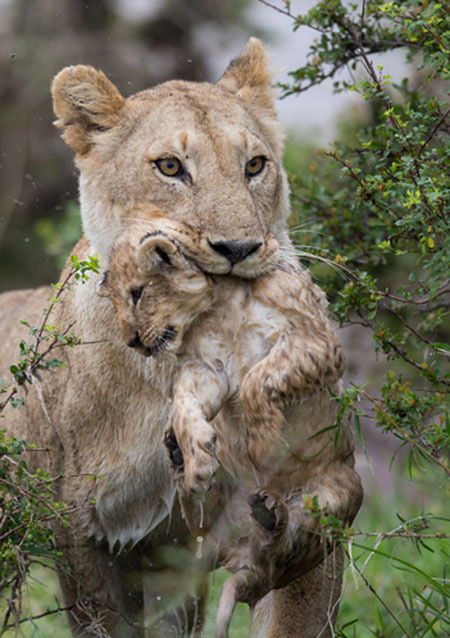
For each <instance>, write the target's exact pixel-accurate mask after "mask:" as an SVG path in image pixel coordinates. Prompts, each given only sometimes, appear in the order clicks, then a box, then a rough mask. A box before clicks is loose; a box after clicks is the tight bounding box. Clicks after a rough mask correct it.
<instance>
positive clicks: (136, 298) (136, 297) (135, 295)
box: [131, 288, 144, 305]
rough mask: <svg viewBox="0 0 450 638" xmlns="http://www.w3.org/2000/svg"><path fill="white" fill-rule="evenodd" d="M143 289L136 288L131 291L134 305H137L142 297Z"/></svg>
mask: <svg viewBox="0 0 450 638" xmlns="http://www.w3.org/2000/svg"><path fill="white" fill-rule="evenodd" d="M143 290H144V289H143V288H135V289H134V290H132V291H131V298H132V299H133V304H134V305H136V304H137V302H138V301H139V299H140V298H141V297H142V291H143Z"/></svg>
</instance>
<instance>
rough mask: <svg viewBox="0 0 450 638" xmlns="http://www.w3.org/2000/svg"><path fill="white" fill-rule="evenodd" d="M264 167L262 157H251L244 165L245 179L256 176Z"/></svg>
mask: <svg viewBox="0 0 450 638" xmlns="http://www.w3.org/2000/svg"><path fill="white" fill-rule="evenodd" d="M265 165H266V158H265V157H263V156H262V155H258V156H257V157H252V159H251V160H248V162H247V164H246V165H245V176H246V177H254V176H255V175H258V174H259V173H261V171H262V170H263V168H264V166H265Z"/></svg>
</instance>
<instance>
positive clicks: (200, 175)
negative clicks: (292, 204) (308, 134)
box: [52, 38, 288, 277]
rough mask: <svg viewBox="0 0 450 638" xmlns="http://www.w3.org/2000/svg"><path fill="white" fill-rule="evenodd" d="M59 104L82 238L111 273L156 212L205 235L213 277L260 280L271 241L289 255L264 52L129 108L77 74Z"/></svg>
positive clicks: (107, 87) (65, 81)
mask: <svg viewBox="0 0 450 638" xmlns="http://www.w3.org/2000/svg"><path fill="white" fill-rule="evenodd" d="M52 93H53V103H54V110H55V113H56V116H57V118H58V119H57V121H56V125H57V126H58V127H59V128H61V129H62V130H63V134H62V137H63V139H64V140H65V141H66V142H67V144H68V145H69V146H71V147H72V148H73V149H74V151H75V152H76V164H77V166H78V168H79V170H80V199H81V212H82V218H83V227H84V232H85V234H86V236H87V238H88V239H89V240H90V241H91V243H92V245H93V248H94V250H95V251H97V252H98V253H99V256H100V260H101V262H103V263H104V264H106V263H107V260H108V258H109V254H110V251H111V247H112V244H113V242H114V240H115V238H116V237H118V236H119V235H120V233H121V232H122V231H123V229H124V227H126V226H127V225H129V224H132V223H134V222H135V221H136V218H137V219H139V220H141V219H143V215H146V214H147V213H148V210H149V206H150V207H151V206H154V207H157V208H158V209H164V210H167V211H170V213H168V214H169V215H170V218H171V219H173V220H175V221H178V222H182V223H184V224H185V225H187V226H188V227H190V228H191V229H192V230H194V231H195V232H196V233H198V235H199V238H200V243H199V247H200V251H199V256H198V264H199V266H200V267H201V268H202V269H203V270H204V271H205V272H209V273H217V274H221V273H230V272H231V273H232V274H234V275H238V276H242V277H256V276H259V275H261V274H263V273H264V272H266V271H267V270H268V269H270V263H273V261H274V258H273V252H274V249H275V247H278V243H273V241H272V238H273V237H274V238H275V239H276V240H278V242H282V243H284V244H285V245H286V246H287V245H288V244H287V239H286V235H285V231H284V222H285V219H286V216H287V213H288V196H287V195H288V189H287V184H286V177H285V173H284V171H283V167H282V150H283V149H282V136H281V132H280V127H279V124H278V121H277V116H276V112H275V108H274V101H273V94H272V89H271V86H270V74H269V71H268V68H267V56H266V52H265V50H264V48H263V46H262V45H261V43H260V42H259V41H258V40H256V39H254V38H252V39H251V40H250V41H249V43H248V45H247V48H246V49H245V51H244V52H243V53H242V54H241V55H240V56H239V57H237V58H235V59H234V60H233V61H232V62H231V64H230V65H229V67H228V68H227V70H226V71H225V73H224V75H223V76H222V78H221V79H220V80H219V81H218V82H217V83H216V84H209V83H197V82H184V81H180V80H176V81H171V82H166V83H164V84H161V85H158V86H156V87H154V88H151V89H148V90H146V91H142V92H141V93H137V94H136V95H132V96H131V97H128V98H124V97H122V95H121V94H120V93H119V91H118V89H117V88H116V87H115V86H114V85H113V84H112V83H111V82H110V81H109V80H108V79H107V78H106V76H105V75H104V74H103V73H102V72H101V71H96V70H95V69H94V68H92V67H90V66H72V67H67V68H65V69H63V70H62V71H61V72H60V73H59V74H58V75H57V76H56V78H55V79H54V81H53V87H52ZM136 211H138V212H136Z"/></svg>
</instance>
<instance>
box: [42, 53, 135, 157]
mask: <svg viewBox="0 0 450 638" xmlns="http://www.w3.org/2000/svg"><path fill="white" fill-rule="evenodd" d="M52 96H53V110H54V112H55V115H56V117H57V118H58V119H57V120H56V122H55V126H57V127H58V128H61V129H62V130H63V134H62V138H63V140H64V141H65V142H66V143H67V144H68V145H69V146H70V147H72V148H73V149H74V151H76V152H77V153H79V154H80V155H84V154H85V153H87V152H88V151H89V149H90V147H91V144H92V142H91V140H90V139H89V132H91V131H104V130H108V129H110V128H111V127H113V126H114V125H115V124H117V123H118V121H119V119H120V114H121V111H122V108H123V106H124V103H125V99H124V98H123V97H122V96H121V94H120V93H119V90H118V89H117V88H116V87H115V86H114V84H112V82H110V81H109V80H108V78H107V77H106V75H105V74H104V73H102V71H97V70H96V69H94V68H93V67H92V66H83V65H78V66H68V67H66V68H65V69H63V70H62V71H60V72H59V73H58V75H57V76H56V77H55V79H54V80H53V84H52Z"/></svg>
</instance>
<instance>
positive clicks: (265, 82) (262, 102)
mask: <svg viewBox="0 0 450 638" xmlns="http://www.w3.org/2000/svg"><path fill="white" fill-rule="evenodd" d="M271 79H272V74H271V72H270V70H269V66H268V55H267V51H266V49H265V48H264V47H263V45H262V43H261V41H260V40H258V39H257V38H250V40H249V41H248V43H247V47H246V48H245V50H244V51H243V52H242V53H241V55H239V56H238V57H237V58H234V60H232V61H231V62H230V64H229V66H228V68H227V70H226V71H225V73H224V74H223V75H222V77H221V78H220V80H219V81H218V82H217V84H219V85H220V86H223V87H224V88H226V89H228V90H229V91H231V92H232V93H236V94H237V95H238V96H239V97H240V98H242V99H243V100H245V101H247V102H252V103H254V104H256V105H258V106H260V107H262V108H264V109H267V110H269V111H270V112H271V114H273V115H276V112H275V106H274V93H273V90H272V87H271Z"/></svg>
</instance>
